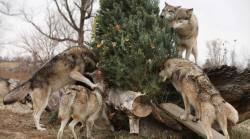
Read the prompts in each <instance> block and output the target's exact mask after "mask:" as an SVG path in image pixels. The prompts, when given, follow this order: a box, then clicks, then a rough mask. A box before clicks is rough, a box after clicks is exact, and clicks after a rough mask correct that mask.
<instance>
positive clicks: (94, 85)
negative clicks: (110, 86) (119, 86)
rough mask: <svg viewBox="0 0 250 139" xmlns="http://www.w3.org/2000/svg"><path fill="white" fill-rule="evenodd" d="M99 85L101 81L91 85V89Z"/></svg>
mask: <svg viewBox="0 0 250 139" xmlns="http://www.w3.org/2000/svg"><path fill="white" fill-rule="evenodd" d="M98 85H99V83H97V84H93V86H91V89H94V88H96V87H98Z"/></svg>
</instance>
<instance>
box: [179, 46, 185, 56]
mask: <svg viewBox="0 0 250 139" xmlns="http://www.w3.org/2000/svg"><path fill="white" fill-rule="evenodd" d="M178 48H179V52H178V55H179V56H180V57H181V58H182V54H183V52H184V50H185V48H184V47H180V46H179V47H178Z"/></svg>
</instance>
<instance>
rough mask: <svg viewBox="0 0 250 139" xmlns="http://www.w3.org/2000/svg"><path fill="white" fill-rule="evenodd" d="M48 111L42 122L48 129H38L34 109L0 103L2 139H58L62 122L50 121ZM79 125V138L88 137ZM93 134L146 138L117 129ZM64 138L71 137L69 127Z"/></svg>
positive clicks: (116, 138)
mask: <svg viewBox="0 0 250 139" xmlns="http://www.w3.org/2000/svg"><path fill="white" fill-rule="evenodd" d="M48 121H49V118H48V113H47V112H46V111H44V112H43V114H42V116H41V122H40V123H41V124H43V125H45V127H46V129H47V130H46V131H38V130H36V128H35V124H34V121H33V117H32V111H29V112H25V113H20V112H15V110H14V109H13V108H11V109H9V108H7V109H6V108H4V106H1V105H0V139H56V136H57V132H58V130H59V128H60V122H56V123H54V124H49V123H48ZM79 128H80V126H79V125H76V127H75V132H76V133H77V136H78V138H79V139H86V131H84V132H83V133H79ZM92 136H93V137H95V138H96V139H145V138H142V137H134V136H130V135H129V132H128V131H116V132H114V133H111V132H110V131H107V130H95V129H94V130H93V132H92ZM63 139H71V136H70V133H69V132H68V127H67V126H66V127H65V129H64V134H63Z"/></svg>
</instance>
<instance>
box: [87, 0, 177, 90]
mask: <svg viewBox="0 0 250 139" xmlns="http://www.w3.org/2000/svg"><path fill="white" fill-rule="evenodd" d="M158 14H159V7H158V1H157V0H122V1H121V0H100V10H99V11H98V15H97V18H96V22H95V32H94V36H95V41H94V42H93V43H92V44H91V45H92V46H93V50H94V53H95V56H96V57H97V58H98V59H99V60H100V61H102V62H103V63H105V64H104V66H103V67H102V68H103V70H104V71H105V73H106V78H107V80H108V81H109V83H110V84H112V85H117V86H121V87H123V88H126V89H129V90H134V91H139V92H142V93H144V92H146V93H147V94H149V95H152V94H155V93H159V92H163V89H164V88H165V86H164V84H163V83H162V82H161V80H162V79H160V77H159V75H158V73H159V71H160V69H161V67H162V66H163V63H164V61H165V60H166V59H168V58H172V57H177V48H176V47H175V45H174V33H173V32H172V31H171V28H170V26H169V24H168V23H167V20H165V19H162V18H160V17H158Z"/></svg>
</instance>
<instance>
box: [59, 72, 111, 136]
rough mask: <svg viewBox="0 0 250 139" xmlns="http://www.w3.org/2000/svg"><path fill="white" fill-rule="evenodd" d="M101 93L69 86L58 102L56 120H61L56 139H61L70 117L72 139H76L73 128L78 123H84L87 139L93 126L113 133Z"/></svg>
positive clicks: (95, 90)
mask: <svg viewBox="0 0 250 139" xmlns="http://www.w3.org/2000/svg"><path fill="white" fill-rule="evenodd" d="M92 75H93V73H92ZM95 83H96V82H95ZM100 85H102V86H104V84H103V82H100ZM101 92H102V91H101V90H100V89H94V91H90V90H89V89H87V88H85V87H83V86H80V85H78V86H77V85H73V86H70V87H69V88H68V89H67V90H66V94H65V95H64V96H63V97H62V99H61V101H60V107H59V113H58V118H59V119H61V127H60V129H59V131H58V136H57V139H61V138H62V135H63V129H64V127H65V126H66V124H67V123H68V121H69V119H70V118H71V117H72V118H73V120H72V121H71V122H70V124H69V131H70V132H71V134H72V135H73V137H74V139H77V136H76V134H75V131H74V127H75V125H76V124H77V123H78V122H81V123H82V125H83V126H84V125H85V123H86V128H87V138H91V139H92V136H91V131H92V127H93V125H94V126H95V127H97V128H99V129H100V128H109V129H110V130H112V131H114V127H113V126H112V125H111V124H110V121H109V118H108V110H107V106H106V104H105V103H104V101H103V100H102V96H101V94H100V93H101ZM83 126H82V127H83ZM82 127H81V128H82Z"/></svg>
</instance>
